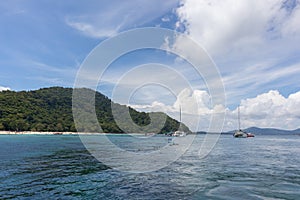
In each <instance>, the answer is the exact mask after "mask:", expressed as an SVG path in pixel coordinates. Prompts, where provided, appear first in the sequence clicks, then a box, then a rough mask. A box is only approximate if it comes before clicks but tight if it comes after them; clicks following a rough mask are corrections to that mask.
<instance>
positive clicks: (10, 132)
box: [0, 131, 113, 135]
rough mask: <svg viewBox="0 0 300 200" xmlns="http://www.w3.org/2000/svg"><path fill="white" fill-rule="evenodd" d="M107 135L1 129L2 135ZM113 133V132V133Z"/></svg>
mask: <svg viewBox="0 0 300 200" xmlns="http://www.w3.org/2000/svg"><path fill="white" fill-rule="evenodd" d="M93 134H96V135H105V134H107V133H84V132H58V131H55V132H51V131H45V132H43V131H0V135H93ZM112 134H113V133H112Z"/></svg>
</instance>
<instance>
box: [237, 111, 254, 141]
mask: <svg viewBox="0 0 300 200" xmlns="http://www.w3.org/2000/svg"><path fill="white" fill-rule="evenodd" d="M238 123H239V129H238V130H236V131H235V132H234V134H233V137H238V138H247V137H254V134H252V133H247V132H246V131H243V130H242V129H241V119H240V106H239V107H238Z"/></svg>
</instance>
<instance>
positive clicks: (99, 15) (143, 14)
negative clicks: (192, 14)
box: [66, 0, 178, 38]
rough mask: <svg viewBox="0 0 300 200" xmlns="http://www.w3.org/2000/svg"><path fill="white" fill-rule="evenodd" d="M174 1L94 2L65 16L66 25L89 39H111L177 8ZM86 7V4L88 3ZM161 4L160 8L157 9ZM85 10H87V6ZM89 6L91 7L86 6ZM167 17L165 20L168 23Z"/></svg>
mask: <svg viewBox="0 0 300 200" xmlns="http://www.w3.org/2000/svg"><path fill="white" fill-rule="evenodd" d="M177 3H178V2H177V1H174V0H166V1H160V0H153V1H139V0H132V1H115V2H114V3H112V2H111V1H110V2H107V3H105V2H99V1H98V2H97V1H96V2H94V6H93V7H94V8H93V9H89V10H88V11H87V12H84V9H82V10H83V11H82V12H80V13H75V14H73V15H69V16H67V17H66V24H67V25H69V26H70V27H72V28H74V29H77V30H79V31H80V32H82V33H84V34H85V35H87V36H89V37H96V38H102V37H109V36H112V35H114V34H116V33H117V32H120V31H123V30H126V29H128V28H135V27H138V26H140V25H143V24H145V23H147V22H150V21H151V20H153V19H156V18H158V17H161V16H162V15H163V14H165V13H166V12H168V11H170V10H171V9H172V8H174V7H176V6H177ZM85 4H86V3H85ZM158 5H159V6H158ZM83 7H86V5H84V6H83ZM87 7H88V6H87ZM166 19H167V18H163V20H166Z"/></svg>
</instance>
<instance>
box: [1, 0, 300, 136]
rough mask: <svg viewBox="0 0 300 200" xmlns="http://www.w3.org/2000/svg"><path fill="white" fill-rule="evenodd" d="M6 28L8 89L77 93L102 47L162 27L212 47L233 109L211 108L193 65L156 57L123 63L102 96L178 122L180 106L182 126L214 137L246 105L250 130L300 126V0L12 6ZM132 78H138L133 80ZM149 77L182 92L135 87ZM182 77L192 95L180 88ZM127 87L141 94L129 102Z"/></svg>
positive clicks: (148, 54) (144, 53)
mask: <svg viewBox="0 0 300 200" xmlns="http://www.w3.org/2000/svg"><path fill="white" fill-rule="evenodd" d="M0 27H1V28H0V90H15V91H20V90H34V89H38V88H42V87H51V86H64V87H73V86H74V82H75V79H76V74H77V72H78V70H79V69H80V67H81V65H82V63H83V61H84V60H85V58H86V57H87V56H88V55H89V54H90V52H91V51H92V50H93V49H94V48H95V47H96V46H97V45H99V44H101V43H102V42H103V41H106V40H107V39H109V38H111V37H114V36H116V35H118V34H119V33H122V32H124V31H128V30H131V29H134V28H143V27H161V28H168V29H171V30H175V31H178V32H180V33H182V34H185V35H187V36H188V37H190V38H192V39H193V40H194V41H195V42H197V43H198V44H199V45H200V46H202V47H203V48H204V49H205V51H206V52H207V54H208V55H209V57H210V58H211V59H212V61H213V62H214V64H215V65H216V67H217V69H218V72H219V74H220V77H221V80H222V83H223V85H224V88H225V97H226V101H225V102H224V104H222V105H212V103H211V94H210V90H209V89H208V88H207V85H206V82H205V77H199V76H196V75H195V71H193V67H192V66H191V64H190V63H188V62H187V61H186V60H183V59H181V58H179V57H178V55H174V54H172V53H170V52H165V51H161V50H155V49H141V50H138V51H134V52H130V53H128V54H126V55H123V56H122V57H120V58H119V59H117V60H115V61H114V62H113V63H112V64H111V65H110V67H109V68H108V70H107V71H106V72H105V74H104V76H103V77H102V79H101V81H100V82H99V85H98V87H97V88H98V90H99V91H100V92H102V93H103V94H105V95H106V96H108V97H110V98H112V99H113V100H115V101H117V102H119V103H123V104H128V105H130V106H132V107H134V108H136V109H138V110H140V111H163V112H166V113H168V114H169V115H170V116H172V117H174V118H176V119H179V109H180V107H181V109H182V113H183V116H182V121H183V122H184V123H185V124H187V125H188V126H189V127H190V128H191V129H192V130H207V129H208V127H209V124H210V120H211V116H212V114H213V113H218V112H221V111H222V112H225V113H226V117H225V121H224V128H223V130H224V131H227V130H233V129H236V128H237V120H236V118H237V107H238V106H240V111H241V121H242V122H241V124H242V128H247V127H251V126H258V127H268V128H281V129H288V130H292V129H297V128H300V126H299V124H300V85H299V77H300V45H299V43H300V1H299V0H261V1H253V0H240V1H234V0H223V1H218V0H179V1H176V0H164V1H159V0H152V1H147V0H130V1H121V0H109V1H108V0H101V1H98V0H88V1H79V0H77V1H73V0H72V1H71V0H64V1H59V0H42V1H38V0H11V1H1V2H0ZM133 42H134V41H133ZM176 46H177V47H185V48H186V49H188V50H190V49H189V46H188V44H186V43H185V42H184V41H181V40H179V39H178V40H176V41H175V42H174V44H173V46H172V47H171V48H174V47H176ZM137 66H143V67H141V68H136V67H137ZM135 69H136V70H135ZM172 70H173V71H172ZM130 71H133V72H132V73H133V74H135V76H134V78H133V79H128V78H127V79H126V76H124V74H125V75H126V74H127V73H128V72H130ZM148 76H151V77H152V78H153V80H152V79H151V80H152V81H154V82H155V81H157V82H159V81H161V80H165V81H166V82H165V83H166V84H167V83H168V84H171V85H172V88H173V90H174V91H175V92H174V91H170V88H168V87H162V85H159V84H152V85H151V84H148V85H140V86H138V85H136V84H140V83H141V82H140V81H141V80H145V79H146V78H145V77H148ZM181 76H182V77H185V79H186V80H188V82H189V84H190V85H191V88H188V87H185V83H181V82H180V81H176V80H178V79H179V78H180V77H181ZM124 77H125V78H124ZM122 78H123V79H122ZM120 80H121V81H120ZM116 86H118V87H119V88H121V89H119V93H118V95H117V96H119V98H114V93H113V91H114V89H115V88H116ZM137 86H138V87H137ZM128 87H131V88H132V87H135V88H136V90H135V91H134V92H133V93H132V95H131V96H130V99H129V100H128V99H122V97H124V96H127V95H128V94H127V93H128V91H129V90H128V91H127V89H128ZM199 117H200V121H199V120H195V119H196V118H197V119H199ZM220 123H223V121H220Z"/></svg>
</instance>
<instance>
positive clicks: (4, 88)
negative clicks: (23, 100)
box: [0, 86, 10, 91]
mask: <svg viewBox="0 0 300 200" xmlns="http://www.w3.org/2000/svg"><path fill="white" fill-rule="evenodd" d="M5 90H10V88H9V87H3V86H0V91H5Z"/></svg>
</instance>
